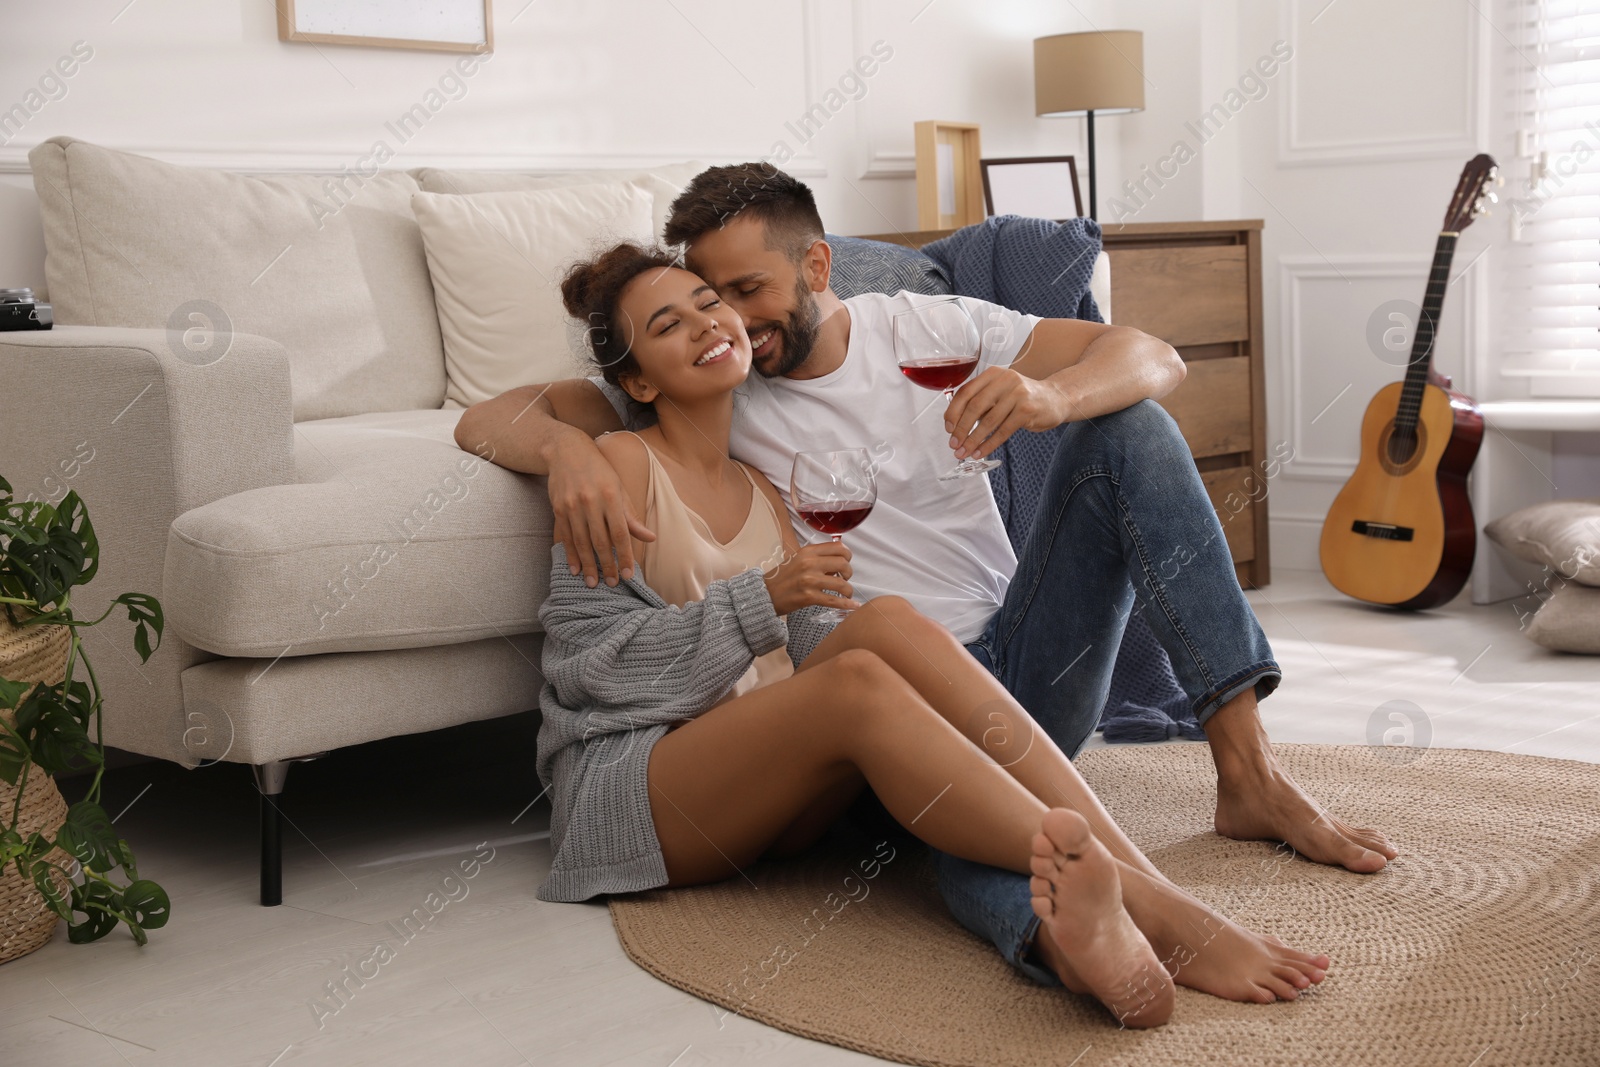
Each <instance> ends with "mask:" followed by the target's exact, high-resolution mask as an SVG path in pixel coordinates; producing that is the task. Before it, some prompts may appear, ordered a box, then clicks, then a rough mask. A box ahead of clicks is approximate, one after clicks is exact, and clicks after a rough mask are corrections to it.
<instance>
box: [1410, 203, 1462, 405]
mask: <svg viewBox="0 0 1600 1067" xmlns="http://www.w3.org/2000/svg"><path fill="white" fill-rule="evenodd" d="M1459 236H1460V234H1457V233H1452V232H1450V231H1445V232H1443V233H1441V234H1439V240H1438V242H1437V243H1436V244H1435V245H1434V246H1433V266H1432V267H1431V268H1430V269H1429V271H1428V291H1427V292H1426V293H1425V294H1424V295H1423V298H1422V313H1421V314H1420V315H1419V316H1418V317H1417V333H1416V336H1415V337H1413V338H1412V340H1411V362H1410V363H1409V364H1408V365H1407V366H1406V383H1405V385H1404V386H1403V387H1402V388H1401V390H1400V407H1399V410H1398V411H1397V412H1396V414H1395V423H1396V425H1398V426H1403V427H1409V426H1415V425H1416V422H1417V415H1418V413H1419V412H1420V411H1421V410H1422V397H1423V393H1424V387H1425V386H1427V384H1428V372H1429V371H1430V370H1431V369H1432V367H1433V339H1434V336H1435V335H1436V334H1437V332H1438V325H1439V312H1440V310H1441V309H1442V308H1443V307H1444V290H1445V286H1446V285H1448V284H1449V282H1450V261H1451V259H1452V258H1453V257H1454V256H1455V252H1456V238H1457V237H1459Z"/></svg>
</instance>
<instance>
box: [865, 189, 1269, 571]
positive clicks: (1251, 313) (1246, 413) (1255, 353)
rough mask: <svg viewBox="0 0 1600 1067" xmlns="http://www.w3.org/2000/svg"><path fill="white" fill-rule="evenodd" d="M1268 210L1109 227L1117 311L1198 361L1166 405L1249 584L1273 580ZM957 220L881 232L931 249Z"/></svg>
mask: <svg viewBox="0 0 1600 1067" xmlns="http://www.w3.org/2000/svg"><path fill="white" fill-rule="evenodd" d="M1262 225H1263V223H1262V220H1261V219H1233V220H1219V221H1209V222H1130V223H1124V224H1122V225H1119V226H1107V227H1106V228H1105V230H1104V232H1103V235H1102V244H1103V247H1104V248H1105V251H1106V255H1107V257H1108V258H1109V259H1110V263H1111V306H1112V307H1113V308H1115V309H1116V321H1117V324H1118V325H1121V326H1132V327H1134V328H1135V329H1139V330H1143V331H1144V332H1146V333H1148V334H1151V335H1152V336H1154V337H1159V338H1161V340H1163V341H1165V342H1167V343H1168V344H1170V345H1171V346H1172V347H1173V348H1175V349H1177V351H1178V355H1180V356H1181V357H1183V361H1184V365H1185V367H1186V369H1187V371H1188V374H1187V375H1186V376H1185V378H1184V380H1183V382H1182V384H1180V385H1179V386H1178V387H1177V388H1176V389H1174V390H1173V391H1172V392H1171V393H1169V394H1168V395H1166V396H1164V397H1162V398H1161V400H1160V401H1158V403H1160V404H1161V406H1162V407H1164V408H1166V410H1167V412H1168V413H1169V414H1170V415H1171V416H1172V417H1173V419H1174V420H1175V421H1176V422H1177V424H1178V429H1179V430H1180V431H1181V432H1182V433H1183V437H1184V440H1185V441H1186V442H1187V443H1188V445H1189V451H1190V453H1191V454H1192V455H1193V456H1194V462H1195V467H1196V469H1197V470H1198V471H1199V472H1200V478H1201V480H1202V481H1203V482H1204V483H1205V487H1206V492H1207V494H1208V495H1209V496H1210V497H1211V503H1212V506H1213V507H1214V508H1216V510H1217V518H1218V520H1219V521H1220V522H1221V523H1222V532H1223V536H1224V537H1225V538H1226V539H1227V542H1228V549H1229V551H1230V552H1231V553H1232V555H1233V564H1234V572H1235V574H1236V575H1237V576H1238V579H1239V584H1240V585H1241V586H1243V587H1244V588H1246V589H1257V588H1261V587H1263V586H1265V585H1267V584H1268V583H1269V582H1270V581H1271V580H1272V551H1271V543H1270V538H1269V536H1268V527H1267V486H1268V479H1269V477H1270V476H1271V474H1272V473H1273V472H1274V471H1275V470H1276V469H1277V466H1278V465H1280V464H1281V463H1282V462H1283V459H1284V457H1283V456H1281V455H1278V454H1276V453H1275V452H1274V450H1272V449H1270V448H1269V445H1268V442H1267V402H1266V379H1265V374H1264V371H1265V366H1266V358H1265V353H1264V351H1263V344H1264V340H1265V334H1264V332H1263V326H1262V309H1261V228H1262ZM953 232H955V231H954V230H921V231H918V232H915V233H893V234H871V235H868V236H869V237H871V238H872V239H873V240H878V241H887V242H889V243H891V244H899V245H905V246H908V247H911V248H921V247H922V246H923V245H925V244H929V243H931V242H933V241H937V240H939V239H940V238H941V237H948V236H949V235H950V234H951V233H953Z"/></svg>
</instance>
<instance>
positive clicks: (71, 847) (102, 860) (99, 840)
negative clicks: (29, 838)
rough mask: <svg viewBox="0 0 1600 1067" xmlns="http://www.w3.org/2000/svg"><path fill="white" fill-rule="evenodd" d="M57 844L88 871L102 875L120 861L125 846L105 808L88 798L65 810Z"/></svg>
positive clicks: (57, 834) (57, 835) (57, 836)
mask: <svg viewBox="0 0 1600 1067" xmlns="http://www.w3.org/2000/svg"><path fill="white" fill-rule="evenodd" d="M56 844H58V845H60V846H61V847H62V848H64V849H66V850H67V851H68V852H69V853H71V854H72V856H73V858H74V859H76V860H77V861H78V862H79V863H81V864H83V865H84V866H85V867H87V868H89V869H90V870H91V871H98V872H100V873H102V874H103V873H105V872H106V871H109V870H111V869H112V868H114V867H116V866H117V865H118V863H120V862H121V860H122V848H123V847H124V845H123V841H122V839H121V838H120V837H118V836H117V831H116V830H115V829H114V828H113V827H112V825H111V818H110V816H108V815H107V814H106V813H105V809H104V808H102V807H101V806H100V805H98V804H95V803H93V802H91V801H87V800H80V801H78V802H77V803H76V804H74V805H72V807H70V808H68V809H67V821H66V822H64V823H62V824H61V829H60V830H59V831H58V832H57V833H56Z"/></svg>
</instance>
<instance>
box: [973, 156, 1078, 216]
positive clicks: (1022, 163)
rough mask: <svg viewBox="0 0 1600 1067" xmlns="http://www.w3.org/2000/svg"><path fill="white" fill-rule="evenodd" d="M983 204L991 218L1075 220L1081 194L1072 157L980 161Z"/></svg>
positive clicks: (1011, 157)
mask: <svg viewBox="0 0 1600 1067" xmlns="http://www.w3.org/2000/svg"><path fill="white" fill-rule="evenodd" d="M979 166H980V167H981V169H982V171H983V204H984V208H985V209H986V210H987V211H988V213H989V214H990V215H1022V216H1024V217H1025V218H1034V219H1055V220H1056V221H1057V222H1060V221H1061V220H1063V219H1069V218H1078V217H1080V216H1081V215H1082V214H1083V193H1082V192H1081V191H1080V190H1079V188H1078V161H1077V159H1076V157H1074V156H1009V157H1006V158H1004V159H984V160H980V161H979Z"/></svg>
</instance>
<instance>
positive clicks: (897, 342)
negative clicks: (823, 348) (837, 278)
mask: <svg viewBox="0 0 1600 1067" xmlns="http://www.w3.org/2000/svg"><path fill="white" fill-rule="evenodd" d="M981 351H982V344H981V342H980V339H979V337H978V324H977V323H975V322H973V321H972V316H971V315H970V314H968V313H967V306H966V305H965V304H964V303H962V302H961V298H960V297H955V296H946V297H939V298H938V299H935V300H928V301H925V302H919V303H916V304H913V305H912V306H911V308H910V309H909V310H907V311H902V312H899V313H898V314H896V315H895V317H894V356H895V359H896V361H898V362H899V364H900V373H901V374H904V375H905V376H906V377H907V378H910V379H911V380H912V381H913V382H916V383H917V384H918V385H920V386H922V387H923V388H924V389H933V390H937V391H938V392H942V393H943V394H944V399H945V403H946V404H947V405H948V404H949V402H950V398H951V397H953V396H955V395H956V387H957V386H959V385H960V384H961V383H962V382H964V381H966V380H967V379H968V378H970V377H971V376H972V372H973V371H974V370H975V369H976V368H977V366H978V356H979V354H980V353H981ZM998 466H1000V461H999V460H997V459H978V458H976V457H971V458H968V459H964V460H962V461H961V462H960V463H958V464H956V465H955V466H954V467H952V468H951V469H950V470H948V471H946V472H944V473H943V474H941V475H939V480H940V481H941V482H946V481H949V480H950V479H952V478H966V477H968V476H969V475H973V474H982V473H983V472H984V471H989V470H993V469H994V468H996V467H998Z"/></svg>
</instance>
